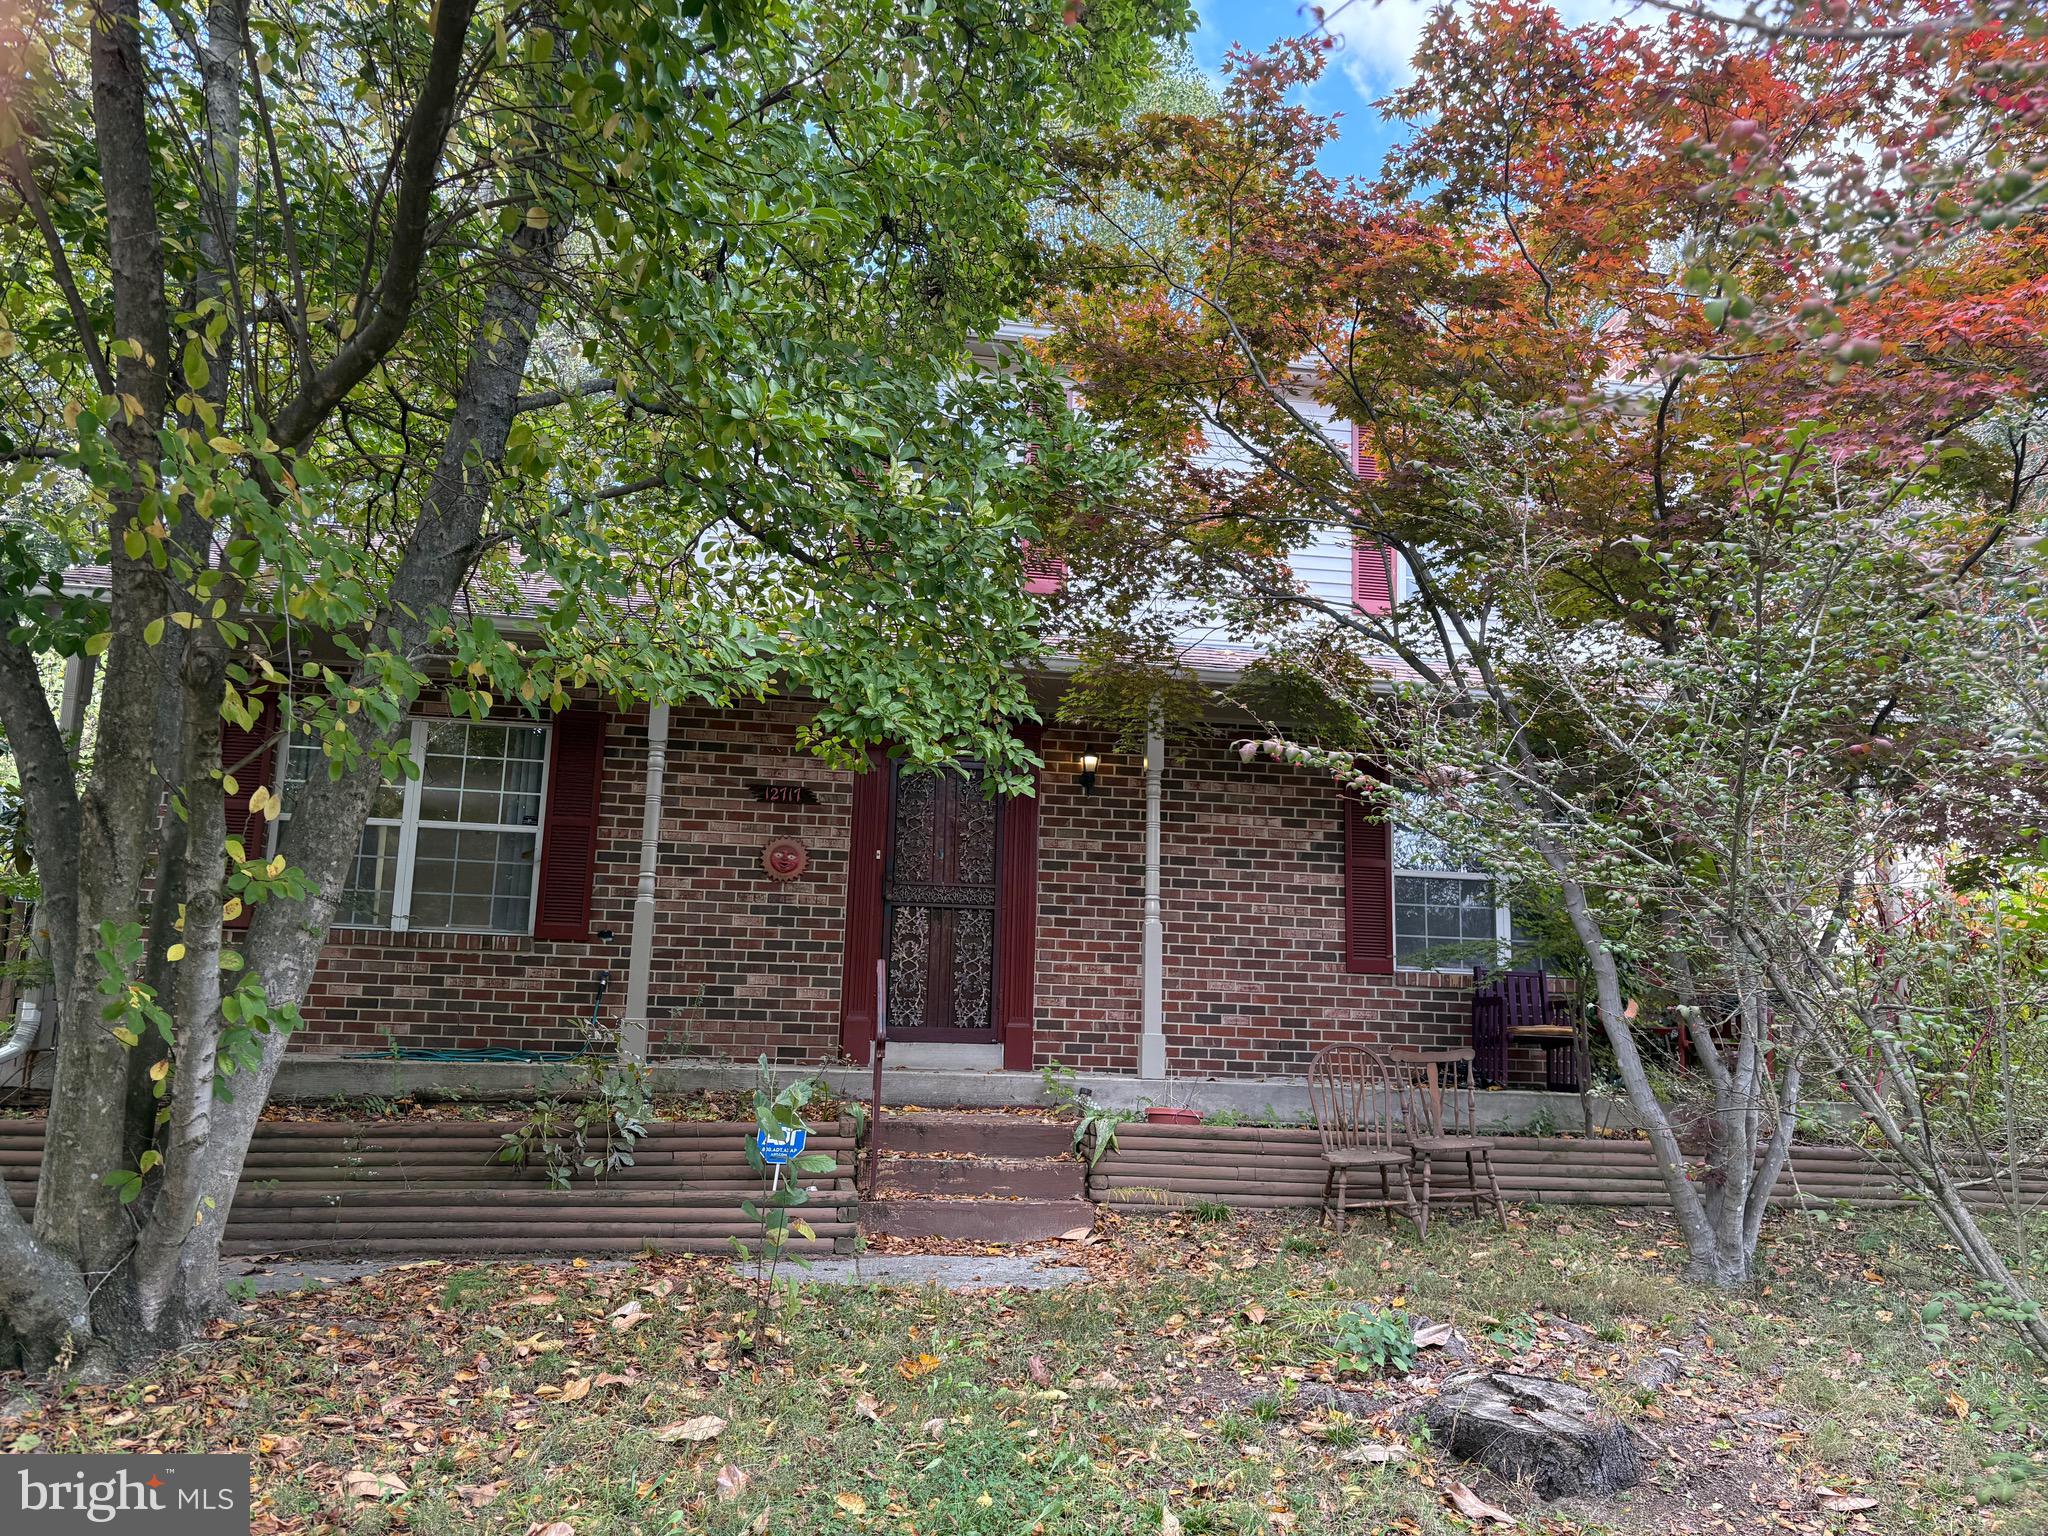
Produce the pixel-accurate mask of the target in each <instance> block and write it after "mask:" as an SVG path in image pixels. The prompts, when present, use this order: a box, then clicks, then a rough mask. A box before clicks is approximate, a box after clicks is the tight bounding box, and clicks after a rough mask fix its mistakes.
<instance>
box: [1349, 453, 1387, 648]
mask: <svg viewBox="0 0 2048 1536" xmlns="http://www.w3.org/2000/svg"><path fill="white" fill-rule="evenodd" d="M1351 473H1353V474H1354V475H1356V476H1358V478H1359V479H1361V480H1384V479H1385V478H1386V474H1385V472H1384V471H1383V470H1382V469H1381V468H1380V456H1379V455H1378V454H1377V453H1375V452H1373V450H1372V448H1371V447H1370V446H1368V445H1367V443H1366V440H1365V431H1364V429H1363V428H1362V427H1360V426H1359V424H1358V423H1357V422H1355V421H1354V422H1353V423H1351ZM1394 560H1395V555H1394V552H1393V551H1392V550H1391V549H1388V548H1387V547H1386V546H1385V545H1383V544H1375V543H1373V542H1372V541H1371V540H1368V539H1366V538H1364V537H1362V536H1361V537H1358V538H1354V539H1353V540H1352V544H1351V601H1352V602H1353V603H1354V604H1355V605H1356V606H1357V608H1358V610H1359V612H1361V613H1392V612H1393V611H1394Z"/></svg>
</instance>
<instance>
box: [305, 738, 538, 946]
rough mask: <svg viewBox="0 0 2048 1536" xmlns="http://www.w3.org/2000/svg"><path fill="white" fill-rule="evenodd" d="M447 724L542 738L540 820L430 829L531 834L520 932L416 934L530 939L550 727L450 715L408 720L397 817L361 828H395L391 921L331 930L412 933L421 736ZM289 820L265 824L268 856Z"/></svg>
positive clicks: (423, 771) (422, 772)
mask: <svg viewBox="0 0 2048 1536" xmlns="http://www.w3.org/2000/svg"><path fill="white" fill-rule="evenodd" d="M448 724H454V725H465V726H472V727H478V728H482V729H486V730H490V729H497V730H516V729H520V728H524V729H527V730H535V729H537V730H539V731H540V732H541V733H542V735H541V750H540V789H539V792H538V793H539V799H540V814H539V816H538V817H536V818H535V820H534V824H533V825H532V826H530V827H529V826H524V825H520V824H515V823H511V822H481V821H449V822H442V821H437V822H434V823H433V826H434V827H435V828H437V829H438V828H442V827H446V828H448V829H449V830H451V831H456V832H519V833H526V832H531V833H532V834H533V885H532V887H531V889H529V890H528V892H527V896H526V926H525V927H524V928H423V929H421V930H420V931H421V932H422V933H496V934H503V935H506V936H507V937H511V938H518V937H521V936H524V937H526V938H531V937H533V925H534V923H535V922H536V921H538V919H539V916H540V861H541V850H542V847H543V846H544V845H545V843H546V841H547V824H548V774H549V772H550V770H551V769H552V768H553V766H554V755H555V754H554V740H555V733H554V727H552V726H550V725H545V724H541V723H540V722H537V721H532V720H467V719H460V718H457V717H456V716H453V715H431V716H429V715H415V716H414V717H413V718H412V720H411V721H410V723H409V726H408V730H409V732H410V736H411V740H410V742H409V744H408V747H407V755H408V756H409V757H410V758H411V760H412V766H413V771H412V772H411V773H409V774H407V775H406V776H405V778H404V780H403V781H402V783H401V785H400V788H401V789H402V791H403V794H404V801H403V803H402V804H401V805H400V807H399V812H398V815H397V817H396V818H395V819H394V818H393V817H390V816H371V817H367V818H366V819H365V820H364V822H363V827H364V830H368V829H369V828H370V827H373V826H378V827H389V826H396V827H397V828H398V852H397V854H396V855H394V857H395V858H396V860H397V862H398V873H397V876H396V877H395V878H394V879H393V881H392V885H391V921H390V922H389V923H351V922H337V923H335V924H334V925H333V926H334V927H336V928H348V929H352V930H354V931H356V932H359V933H409V932H411V931H412V877H413V860H414V855H415V853H416V852H417V850H418V848H419V833H420V792H421V789H422V787H423V786H424V785H425V783H426V777H427V731H428V729H429V728H430V727H432V726H435V725H448ZM291 749H292V738H291V737H290V736H289V735H287V736H286V737H285V738H284V739H283V740H282V741H281V742H279V744H278V755H277V766H276V774H275V777H274V780H273V782H274V783H275V784H276V786H277V793H278V795H279V797H280V800H281V801H282V797H283V795H284V788H285V781H286V777H287V774H288V772H289V769H290V765H291ZM289 817H290V813H289V811H288V810H287V811H285V812H284V813H283V814H280V815H279V817H278V819H277V820H276V821H274V822H272V823H271V826H270V851H271V853H272V854H273V855H275V853H276V851H277V839H278V836H279V834H280V833H282V832H283V830H284V823H285V822H286V821H287V820H288V819H289ZM357 842H358V846H360V843H361V835H360V834H358V837H357ZM355 860H356V855H355V854H354V853H353V852H352V853H350V855H349V868H350V870H351V871H353V870H354V868H355Z"/></svg>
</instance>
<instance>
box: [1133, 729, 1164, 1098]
mask: <svg viewBox="0 0 2048 1536" xmlns="http://www.w3.org/2000/svg"><path fill="white" fill-rule="evenodd" d="M1165 771H1166V738H1165V736H1164V735H1163V734H1162V732H1161V730H1160V728H1159V726H1158V725H1157V724H1154V725H1153V726H1152V727H1151V728H1150V729H1149V730H1147V731H1146V732H1145V920H1144V935H1143V947H1142V949H1141V951H1140V956H1141V958H1140V969H1139V983H1138V999H1139V1001H1138V1009H1139V1012H1138V1076H1140V1077H1143V1078H1163V1077H1165V1076H1166V920H1165V917H1164V915H1163V914H1162V912H1161V910H1160V901H1159V890H1160V878H1159V818H1160V807H1159V797H1160V785H1161V781H1162V779H1163V777H1164V774H1165Z"/></svg>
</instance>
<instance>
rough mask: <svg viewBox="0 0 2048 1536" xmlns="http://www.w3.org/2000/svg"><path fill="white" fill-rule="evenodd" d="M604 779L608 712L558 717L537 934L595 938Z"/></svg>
mask: <svg viewBox="0 0 2048 1536" xmlns="http://www.w3.org/2000/svg"><path fill="white" fill-rule="evenodd" d="M603 783H604V711H603V710H601V709H589V708H580V707H579V708H576V709H571V710H567V711H565V712H564V713H562V714H559V715H557V716H555V729H554V748H553V752H552V755H551V756H550V757H549V759H548V804H547V812H546V815H545V817H544V819H543V821H542V824H541V846H540V891H539V894H538V896H537V897H536V899H535V902H534V914H533V936H534V937H535V938H536V939H558V940H565V941H567V942H570V943H581V942H583V941H584V940H586V939H588V938H589V937H590V887H591V882H592V881H593V880H594V879H595V878H596V875H597V811H598V793H599V790H600V789H601V788H602V787H603Z"/></svg>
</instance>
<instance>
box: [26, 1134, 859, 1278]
mask: <svg viewBox="0 0 2048 1536" xmlns="http://www.w3.org/2000/svg"><path fill="white" fill-rule="evenodd" d="M510 1129H512V1122H510V1121H500V1120H392V1121H374V1120H371V1121H324V1120H279V1121H266V1122H264V1123H263V1124H262V1125H260V1126H258V1127H257V1130H256V1137H255V1140H254V1141H253V1142H252V1143H251V1144H250V1147H249V1160H248V1163H247V1164H246V1166H245V1167H244V1168H243V1171H242V1182H241V1186H240V1188H239V1189H237V1190H236V1192H235V1203H234V1207H233V1209H232V1210H231V1211H230V1213H229V1216H228V1229H227V1237H226V1240H225V1245H226V1248H227V1251H229V1252H230V1253H293V1254H313V1253H319V1254H346V1253H362V1254H371V1253H416V1254H436V1255H456V1254H471V1253H477V1254H482V1253H579V1254H582V1253H638V1252H640V1251H642V1250H643V1249H655V1250H659V1251H662V1252H672V1253H673V1252H689V1253H710V1252H723V1251H727V1250H729V1249H730V1247H731V1242H730V1239H732V1238H734V1237H747V1236H750V1235H754V1236H758V1234H759V1230H760V1229H759V1228H758V1227H757V1226H756V1225H755V1224H754V1223H752V1222H749V1221H748V1220H747V1219H746V1217H745V1216H744V1215H743V1214H742V1213H741V1211H740V1201H741V1199H743V1198H744V1197H746V1196H748V1195H751V1194H754V1193H757V1192H758V1190H759V1188H760V1183H759V1179H758V1177H757V1176H756V1174H755V1173H754V1171H753V1170H752V1169H751V1168H749V1167H748V1166H747V1158H746V1151H745V1138H747V1137H748V1136H751V1135H752V1134H753V1130H754V1128H753V1126H752V1125H751V1124H738V1123H732V1122H723V1121H720V1122H709V1121H707V1122H702V1123H699V1122H694V1121H683V1122H671V1121H661V1122H656V1123H654V1124H651V1125H650V1126H649V1127H648V1131H647V1134H646V1135H645V1136H643V1137H642V1138H641V1139H640V1141H639V1142H638V1143H637V1144H636V1145H635V1146H634V1148H633V1166H632V1167H630V1168H621V1169H619V1170H617V1171H615V1172H614V1173H612V1174H611V1175H609V1176H608V1177H607V1178H606V1179H605V1180H604V1182H603V1183H596V1184H594V1183H592V1182H591V1181H590V1179H589V1178H588V1176H587V1175H583V1174H580V1173H579V1175H578V1176H577V1178H576V1181H575V1183H574V1185H573V1186H572V1187H571V1188H570V1189H568V1190H566V1191H563V1190H554V1189H550V1188H549V1187H548V1184H547V1179H546V1177H545V1175H543V1174H542V1173H541V1172H540V1171H539V1170H538V1169H537V1168H528V1169H520V1168H515V1167H513V1166H512V1165H510V1164H507V1163H498V1162H494V1161H492V1159H493V1158H494V1157H495V1156H496V1154H497V1151H498V1148H499V1146H500V1144H501V1143H500V1141H499V1138H500V1137H501V1136H502V1135H503V1134H504V1133H505V1132H506V1131H508V1130H510ZM806 1150H807V1151H815V1152H830V1153H832V1154H833V1155H834V1156H835V1157H836V1158H837V1159H838V1166H837V1167H835V1168H834V1169H833V1171H832V1172H831V1173H830V1174H812V1175H805V1176H804V1182H805V1183H806V1184H809V1185H812V1186H813V1187H815V1189H816V1191H817V1192H816V1193H815V1194H814V1195H813V1196H812V1197H811V1200H810V1203H809V1204H807V1205H805V1206H802V1207H799V1208H798V1212H797V1214H798V1215H799V1216H800V1217H801V1218H802V1219H803V1220H805V1221H808V1222H809V1223H810V1225H811V1227H812V1228H813V1229H814V1230H815V1231H816V1233H817V1237H816V1238H815V1239H814V1240H806V1239H801V1238H794V1239H792V1240H791V1242H790V1245H789V1247H790V1250H791V1251H792V1252H797V1253H829V1252H833V1251H834V1250H838V1251H841V1252H844V1251H848V1250H850V1249H851V1247H852V1245H853V1239H854V1237H855V1235H856V1233H857V1232H858V1230H859V1215H860V1211H859V1200H858V1197H857V1195H856V1194H855V1192H854V1182H853V1175H854V1166H853V1164H854V1145H853V1122H852V1121H850V1120H840V1121H837V1122H835V1123H833V1124H831V1125H827V1126H822V1127H820V1128H818V1129H817V1130H815V1131H813V1132H812V1133H811V1137H810V1142H809V1145H808V1147H807V1148H806ZM42 1156H43V1122H42V1121H41V1120H0V1179H4V1181H5V1184H6V1189H7V1193H8V1194H9V1195H10V1196H11V1197H12V1198H13V1200H14V1202H15V1205H16V1206H17V1207H19V1208H20V1209H21V1210H22V1211H23V1213H24V1214H26V1213H27V1211H28V1209H29V1207H30V1206H31V1205H32V1204H33V1202H34V1199H35V1178H36V1170H37V1169H38V1168H39V1167H40V1166H41V1163H42Z"/></svg>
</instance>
